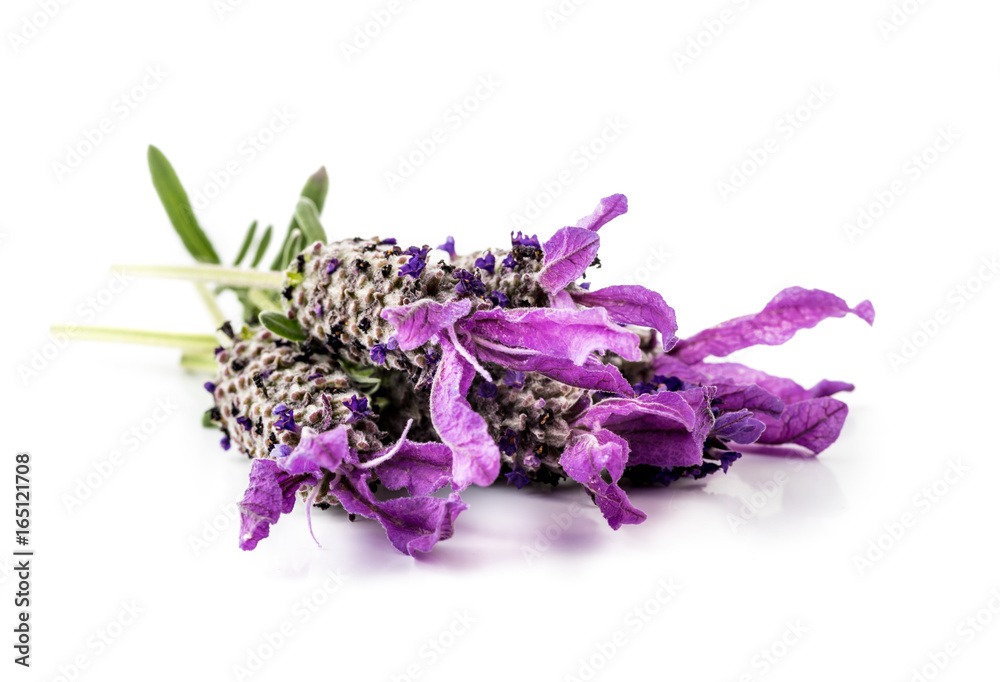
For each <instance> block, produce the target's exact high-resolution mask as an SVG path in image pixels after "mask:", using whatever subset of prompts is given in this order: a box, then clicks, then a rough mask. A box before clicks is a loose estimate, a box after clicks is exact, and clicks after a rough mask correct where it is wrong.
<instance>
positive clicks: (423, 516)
mask: <svg viewBox="0 0 1000 682" xmlns="http://www.w3.org/2000/svg"><path fill="white" fill-rule="evenodd" d="M369 476H370V474H369V473H368V472H359V471H355V472H352V474H351V475H350V476H347V475H345V476H341V477H340V478H339V479H338V480H337V483H336V484H335V485H334V486H333V487H332V489H331V490H332V492H333V494H334V495H336V496H337V499H338V500H340V504H341V506H343V508H344V511H346V512H348V513H349V514H360V515H361V516H364V517H366V518H369V519H376V520H377V521H378V522H379V523H381V524H382V527H383V528H385V534H386V535H387V536H388V538H389V542H391V543H392V546H393V547H395V548H396V549H398V550H399V551H400V552H402V553H403V554H408V555H409V556H413V554H414V553H415V552H429V551H430V550H431V548H432V547H434V545H435V544H437V543H438V542H440V541H441V540H447V539H448V538H450V537H451V536H452V534H453V533H454V531H455V518H456V517H457V516H458V515H459V514H460V513H461V512H463V511H464V510H466V509H468V507H467V506H466V505H465V503H463V502H462V499H461V498H460V497H459V496H458V495H457V494H455V493H452V494H451V495H450V496H449V497H448V499H446V500H444V499H440V498H437V497H400V498H396V499H393V500H388V501H385V502H380V501H378V500H377V499H375V496H374V495H372V492H371V490H370V489H369V488H368V478H369Z"/></svg>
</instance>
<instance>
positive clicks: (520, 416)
mask: <svg viewBox="0 0 1000 682" xmlns="http://www.w3.org/2000/svg"><path fill="white" fill-rule="evenodd" d="M591 393H592V391H588V390H586V389H582V388H575V387H573V386H568V385H566V384H564V383H562V382H559V381H555V380H553V379H549V378H547V377H543V376H541V375H538V374H534V373H529V374H527V375H525V377H524V378H523V383H517V384H515V385H513V386H508V385H506V384H500V385H498V386H496V387H495V388H489V385H488V384H486V382H482V383H480V384H479V385H478V388H477V386H476V385H473V388H472V391H471V392H470V395H469V402H470V404H471V405H472V407H473V409H475V410H476V411H477V412H478V413H480V414H481V415H483V417H484V418H485V419H486V423H487V424H488V425H489V429H490V436H492V437H493V439H494V440H495V441H496V442H497V443H498V444H499V445H500V454H501V457H502V459H501V463H502V465H503V470H504V471H505V473H508V474H514V475H513V476H508V480H509V481H510V482H511V483H512V484H515V485H517V486H518V487H521V486H523V485H524V484H525V483H527V482H528V481H538V482H540V483H547V484H551V485H556V484H557V483H558V482H559V481H560V480H561V479H564V478H566V472H565V471H563V469H562V467H561V466H560V465H559V455H560V454H562V451H563V448H565V447H566V443H567V441H568V440H569V436H570V422H571V421H572V420H573V419H574V418H575V417H577V416H579V414H580V411H581V408H583V407H585V406H587V405H589V404H590V399H589V396H590V394H591ZM519 472H520V473H519Z"/></svg>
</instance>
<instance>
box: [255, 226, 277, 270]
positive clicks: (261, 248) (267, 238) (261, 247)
mask: <svg viewBox="0 0 1000 682" xmlns="http://www.w3.org/2000/svg"><path fill="white" fill-rule="evenodd" d="M272 231H273V230H272V228H271V226H270V225H268V226H267V229H266V230H264V236H263V237H261V238H260V244H258V245H257V253H256V254H255V255H254V257H253V261H252V262H251V263H250V267H251V268H255V267H257V264H258V263H260V259H261V258H263V257H264V252H265V251H267V247H268V246H269V245H270V244H271V232H272Z"/></svg>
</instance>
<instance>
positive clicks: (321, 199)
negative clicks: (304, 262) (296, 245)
mask: <svg viewBox="0 0 1000 682" xmlns="http://www.w3.org/2000/svg"><path fill="white" fill-rule="evenodd" d="M329 189H330V176H328V175H327V174H326V167H325V166H321V167H320V169H319V170H318V171H316V172H315V173H313V174H312V175H310V176H309V179H308V180H306V184H305V186H304V187H303V188H302V192H300V193H299V196H302V197H305V198H307V199H309V200H310V201H312V202H313V203H314V204H315V205H316V214H317V215H319V214H322V213H323V204H325V203H326V193H327V191H328V190H329ZM295 228H299V229H301V226H300V225H299V223H298V221H297V220H296V219H295V216H292V221H291V222H290V223H289V224H288V230H287V231H286V232H285V238H284V240H282V242H281V248H280V249H279V250H278V254H277V255H276V256H275V257H274V260H273V261H271V269H272V270H284V269H285V268H286V267H287V266H288V264H287V263H285V264H282V261H281V257H282V254H283V253H284V252H285V247H286V246H288V242H289V241H291V239H292V232H293V231H294V230H295Z"/></svg>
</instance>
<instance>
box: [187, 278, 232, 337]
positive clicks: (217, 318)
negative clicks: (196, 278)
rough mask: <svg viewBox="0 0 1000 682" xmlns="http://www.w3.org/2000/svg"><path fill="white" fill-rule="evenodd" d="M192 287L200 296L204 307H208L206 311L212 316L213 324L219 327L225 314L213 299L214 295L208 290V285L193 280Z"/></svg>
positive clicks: (224, 318)
mask: <svg viewBox="0 0 1000 682" xmlns="http://www.w3.org/2000/svg"><path fill="white" fill-rule="evenodd" d="M194 288H195V290H196V291H197V292H198V295H199V296H200V297H201V300H202V302H203V303H204V304H205V307H206V308H208V312H209V314H210V315H211V316H212V321H214V322H215V326H216V327H221V326H222V323H223V322H225V321H226V315H225V313H223V312H222V309H221V308H220V307H219V304H218V302H217V301H216V300H215V296H213V295H212V292H211V291H209V290H208V287H207V286H205V283H204V282H195V283H194Z"/></svg>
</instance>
